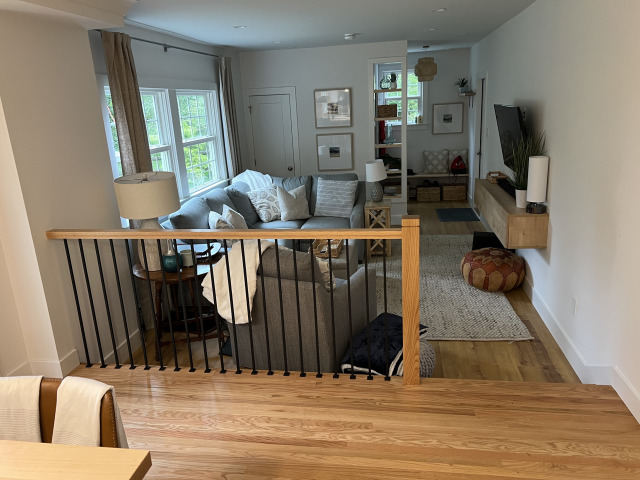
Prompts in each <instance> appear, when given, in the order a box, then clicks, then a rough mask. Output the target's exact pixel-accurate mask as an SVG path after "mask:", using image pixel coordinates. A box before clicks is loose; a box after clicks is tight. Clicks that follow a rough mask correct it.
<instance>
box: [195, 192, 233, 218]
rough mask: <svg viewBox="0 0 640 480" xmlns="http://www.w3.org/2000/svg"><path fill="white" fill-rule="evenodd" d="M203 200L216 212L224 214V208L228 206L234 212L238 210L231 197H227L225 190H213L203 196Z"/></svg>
mask: <svg viewBox="0 0 640 480" xmlns="http://www.w3.org/2000/svg"><path fill="white" fill-rule="evenodd" d="M202 198H204V199H205V200H206V201H207V205H209V209H211V210H213V211H214V212H218V213H222V207H224V206H225V205H228V206H229V207H231V208H233V209H234V210H235V208H236V206H235V205H234V204H233V201H232V200H231V199H230V198H229V195H227V192H225V191H224V189H223V188H213V189H211V190H209V191H208V192H206V193H205V194H204V195H202Z"/></svg>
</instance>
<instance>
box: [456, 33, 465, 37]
mask: <svg viewBox="0 0 640 480" xmlns="http://www.w3.org/2000/svg"><path fill="white" fill-rule="evenodd" d="M466 35H467V34H466V33H459V34H458V36H459V37H465V36H466Z"/></svg>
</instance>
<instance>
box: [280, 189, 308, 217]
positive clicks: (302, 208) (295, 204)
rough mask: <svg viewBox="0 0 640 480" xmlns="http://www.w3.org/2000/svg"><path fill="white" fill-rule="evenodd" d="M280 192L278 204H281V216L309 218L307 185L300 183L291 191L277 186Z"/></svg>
mask: <svg viewBox="0 0 640 480" xmlns="http://www.w3.org/2000/svg"><path fill="white" fill-rule="evenodd" d="M276 191H277V192H278V204H279V205H280V218H281V219H282V220H284V221H286V220H304V219H305V218H309V217H310V216H311V215H309V200H307V191H306V186H305V185H300V186H299V187H297V188H294V189H293V190H291V191H290V192H287V191H286V190H285V189H284V188H282V187H278V186H276Z"/></svg>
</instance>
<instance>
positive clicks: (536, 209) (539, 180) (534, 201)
mask: <svg viewBox="0 0 640 480" xmlns="http://www.w3.org/2000/svg"><path fill="white" fill-rule="evenodd" d="M548 174H549V157H546V156H535V157H529V176H528V177H527V202H529V205H527V213H544V212H546V210H547V207H546V206H545V205H542V202H544V201H546V200H547V177H548Z"/></svg>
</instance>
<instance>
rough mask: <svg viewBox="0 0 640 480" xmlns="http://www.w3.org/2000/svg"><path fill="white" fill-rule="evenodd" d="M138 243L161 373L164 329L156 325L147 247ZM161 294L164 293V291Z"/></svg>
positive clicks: (163, 367)
mask: <svg viewBox="0 0 640 480" xmlns="http://www.w3.org/2000/svg"><path fill="white" fill-rule="evenodd" d="M138 241H139V242H140V245H141V246H142V258H141V261H142V263H144V271H145V272H146V273H145V276H146V277H147V287H148V289H149V304H150V305H151V315H152V316H153V322H154V325H156V357H157V358H158V360H159V361H160V371H163V370H164V369H165V368H166V367H165V366H164V361H163V359H162V344H161V343H160V335H161V331H162V327H161V326H160V322H157V324H156V319H157V318H158V317H156V306H155V303H154V299H155V297H154V294H153V290H152V289H151V277H150V273H149V262H148V261H147V247H146V246H145V243H144V240H143V239H140V240H138ZM160 266H162V263H160ZM163 272H164V270H163ZM163 283H164V277H163ZM160 293H162V291H161V292H160ZM160 308H162V296H160ZM161 311H162V310H161ZM158 313H160V312H158Z"/></svg>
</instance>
